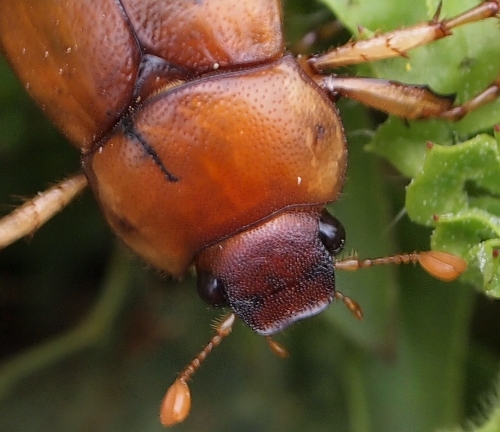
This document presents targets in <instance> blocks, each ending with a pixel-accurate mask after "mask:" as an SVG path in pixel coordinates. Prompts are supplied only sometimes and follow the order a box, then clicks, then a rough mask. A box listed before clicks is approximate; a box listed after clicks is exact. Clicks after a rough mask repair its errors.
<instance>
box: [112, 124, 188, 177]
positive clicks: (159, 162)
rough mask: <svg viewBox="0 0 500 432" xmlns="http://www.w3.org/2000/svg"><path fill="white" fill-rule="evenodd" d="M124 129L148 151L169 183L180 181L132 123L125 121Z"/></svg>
mask: <svg viewBox="0 0 500 432" xmlns="http://www.w3.org/2000/svg"><path fill="white" fill-rule="evenodd" d="M122 127H123V130H124V131H125V134H126V135H128V136H129V137H130V138H132V139H136V140H137V141H139V142H140V143H141V145H142V147H143V148H144V150H145V151H146V153H147V154H148V155H149V156H151V158H152V159H153V161H154V163H155V164H156V165H158V168H160V170H161V172H162V173H163V174H165V177H166V179H167V180H168V181H170V182H176V181H178V180H179V177H177V176H175V175H173V174H172V173H171V172H170V171H168V170H167V168H165V165H163V162H162V160H161V159H160V156H158V153H156V151H155V149H154V148H153V147H151V146H150V145H149V144H148V143H147V141H146V140H145V139H144V138H143V137H142V136H141V134H140V133H139V132H137V131H136V130H135V128H134V125H133V123H132V122H131V121H123V122H122Z"/></svg>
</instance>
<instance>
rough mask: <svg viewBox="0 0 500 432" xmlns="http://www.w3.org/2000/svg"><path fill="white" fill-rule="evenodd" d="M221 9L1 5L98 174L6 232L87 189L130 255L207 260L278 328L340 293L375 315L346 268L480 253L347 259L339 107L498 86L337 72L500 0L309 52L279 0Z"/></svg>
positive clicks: (45, 103)
mask: <svg viewBox="0 0 500 432" xmlns="http://www.w3.org/2000/svg"><path fill="white" fill-rule="evenodd" d="M221 4H222V3H220V2H210V3H203V2H179V1H169V2H164V3H159V2H147V1H122V2H120V3H117V2H115V1H105V2H101V3H100V4H99V7H98V8H95V5H92V3H91V2H76V1H75V2H67V4H66V5H65V7H61V6H60V4H59V2H57V1H52V2H45V3H44V4H43V5H42V4H39V3H35V2H29V1H14V0H12V1H11V0H4V1H3V2H2V5H1V6H0V12H1V14H0V39H1V45H2V50H3V52H4V54H5V56H6V58H7V59H8V61H9V62H10V64H11V66H12V67H13V69H14V70H15V71H16V73H17V75H18V76H19V78H20V80H21V81H22V82H23V83H24V84H25V86H26V88H27V90H28V92H29V93H30V94H31V95H32V96H33V97H34V98H35V99H36V100H37V102H38V103H39V104H40V105H41V106H42V107H43V109H44V111H45V112H46V114H47V115H48V116H49V117H50V118H51V119H52V121H53V122H54V123H55V124H56V125H57V126H58V127H59V128H60V129H61V130H62V131H63V132H64V134H65V135H66V136H67V137H68V139H69V140H70V141H71V142H72V143H73V144H74V145H76V146H77V147H78V148H79V149H80V150H81V152H82V165H83V170H84V173H85V175H81V174H79V175H77V176H74V177H72V178H69V179H68V180H66V181H64V182H61V183H60V184H59V185H57V186H55V187H54V188H52V190H51V191H50V192H48V193H47V194H42V195H40V196H39V197H37V198H36V199H35V200H33V201H31V202H29V203H27V204H26V205H25V206H23V207H22V208H20V209H19V210H18V211H16V212H15V213H13V215H12V216H10V217H7V218H6V219H4V221H3V225H0V229H2V231H0V232H1V233H2V238H0V241H1V240H3V244H4V245H6V244H8V243H10V242H12V241H13V240H15V239H16V238H18V237H20V236H23V235H26V234H27V233H31V232H32V231H33V230H34V229H35V228H38V226H39V225H40V224H41V223H43V222H44V221H45V220H46V219H47V218H49V217H51V215H52V214H53V213H54V212H56V211H58V210H59V209H61V208H62V207H64V206H65V205H66V204H67V203H68V202H69V201H71V199H72V198H73V197H74V196H76V195H77V194H78V193H79V192H80V191H81V190H82V189H83V188H84V187H85V186H86V184H87V182H88V183H90V186H91V187H92V189H93V191H94V194H95V196H96V198H97V200H98V201H99V204H100V206H101V208H102V211H103V213H104V215H105V217H106V219H107V220H108V222H109V224H110V225H111V227H112V228H113V229H114V231H115V232H116V233H117V234H118V235H119V237H120V238H121V239H122V240H123V241H124V242H125V243H126V244H127V245H128V246H129V247H130V248H132V249H133V250H135V251H136V252H138V253H139V254H140V255H141V256H143V257H144V258H145V259H146V260H147V261H148V262H150V263H152V264H153V265H154V266H156V267H158V268H160V269H162V270H165V271H166V272H168V273H170V274H172V275H174V276H180V275H182V274H183V273H185V272H186V270H187V269H188V267H189V266H190V265H191V264H193V263H194V265H195V267H196V270H197V273H198V290H199V292H200V295H201V296H202V297H203V298H204V299H205V300H207V301H208V302H209V303H210V304H213V305H215V306H229V307H230V308H231V309H232V310H233V311H234V313H235V314H236V315H237V316H238V317H240V318H241V319H242V320H243V321H244V322H245V323H246V324H248V325H249V326H250V327H251V328H252V329H253V330H254V331H256V332H257V333H259V334H262V335H266V336H269V335H272V334H274V333H277V332H279V331H281V330H282V329H283V328H285V327H286V326H288V325H290V324H291V323H293V322H295V321H297V320H299V319H303V318H306V317H308V316H311V315H314V314H316V313H318V312H320V311H322V310H323V309H325V308H326V307H327V306H328V305H329V303H330V302H331V301H332V300H333V299H334V298H338V299H341V300H343V301H344V302H345V303H346V305H347V306H348V307H349V309H350V310H351V311H352V312H353V313H354V314H355V315H357V316H358V317H360V316H361V309H360V307H359V306H358V305H357V304H356V303H355V302H354V301H353V300H351V299H350V298H348V297H345V296H343V295H342V294H341V293H339V292H337V291H336V290H335V283H334V269H335V268H345V269H348V270H352V269H356V268H358V267H364V266H371V265H374V264H378V263H389V262H401V261H403V262H416V261H423V262H424V263H423V265H424V267H426V269H428V270H429V271H430V272H431V273H432V274H434V275H435V276H436V277H440V278H442V279H445V280H452V279H454V278H456V277H457V276H458V275H459V274H460V273H461V272H462V271H463V270H464V266H465V265H464V263H463V261H462V260H461V259H459V258H456V257H454V256H451V255H447V254H444V255H443V254H440V253H425V254H408V255H398V256H396V257H388V258H383V259H380V260H374V261H372V260H366V261H363V260H358V259H355V258H350V259H346V260H343V261H337V262H336V261H335V255H336V254H338V253H339V252H340V251H341V250H342V248H343V246H344V242H345V233H344V230H343V227H342V225H341V223H340V222H339V221H338V220H337V219H336V218H334V217H333V216H331V215H330V214H329V213H328V212H326V210H325V209H324V207H325V204H326V203H329V202H332V201H334V200H335V199H336V198H337V197H338V195H339V193H340V190H341V187H342V183H343V179H344V173H345V168H346V148H345V137H344V134H343V128H342V123H341V120H340V117H339V115H338V113H337V111H336V108H335V105H334V100H335V98H336V97H338V96H345V97H351V98H353V99H357V100H359V101H361V102H364V103H366V104H368V105H370V106H372V107H375V108H378V109H381V110H384V111H387V112H389V113H393V114H397V115H399V116H401V117H404V118H408V119H416V118H432V117H439V118H448V119H451V120H455V119H459V118H461V117H462V116H463V115H465V114H467V113H468V112H469V111H471V110H473V109H475V108H476V107H477V106H480V105H482V104H484V103H487V102H489V101H491V100H492V99H493V98H495V97H496V96H497V93H498V87H497V85H496V84H493V85H492V86H491V87H489V88H488V89H486V90H485V91H484V92H483V93H481V94H480V95H479V96H478V97H476V98H474V99H472V100H471V101H468V102H466V103H464V104H462V105H460V106H453V102H452V100H451V99H450V98H448V97H441V96H438V95H436V94H434V93H432V92H431V91H430V90H428V89H426V88H423V87H416V86H407V85H403V84H399V83H394V82H390V81H384V80H371V79H364V78H346V77H340V76H336V75H325V74H324V71H325V70H326V69H329V68H332V67H337V66H344V65H348V64H355V63H359V62H364V61H368V60H378V59H381V58H388V57H394V56H397V55H403V54H405V53H406V51H407V50H408V49H410V48H413V47H415V46H419V45H423V44H425V43H428V42H432V41H433V40H436V39H439V38H442V37H445V36H447V35H448V34H449V33H450V32H451V30H452V29H453V28H455V27H458V26H460V25H463V24H467V23H469V22H473V21H479V20H482V19H485V18H488V17H492V16H495V15H496V14H497V13H498V9H499V5H498V2H497V1H487V2H484V3H483V4H481V5H479V6H477V7H474V8H472V9H470V10H469V11H467V12H464V13H463V14H461V15H459V16H456V17H453V18H450V19H445V20H440V19H439V18H438V16H437V15H436V19H435V20H433V21H432V22H430V23H427V24H423V25H418V26H414V27H410V28H408V29H403V30H398V31H395V32H393V33H391V34H385V35H380V36H376V37H374V38H372V39H368V40H367V41H365V42H360V43H357V44H348V45H346V46H344V47H341V48H338V49H334V50H332V51H330V52H328V53H326V54H325V55H321V56H312V57H310V58H300V59H298V60H296V59H294V58H293V57H291V56H290V55H288V54H284V42H283V38H282V32H281V10H280V5H279V3H278V2H277V1H269V0H253V1H246V2H241V1H240V2H236V1H234V2H233V1H226V2H224V4H223V6H221ZM40 8H43V9H44V10H45V9H49V10H50V11H51V13H50V14H46V13H42V12H43V11H42V10H41V9H40ZM13 21H15V22H17V23H19V25H16V26H15V27H13V26H12V25H11V23H12V22H13ZM220 23H223V26H222V27H221V26H219V24H220ZM184 29H189V31H183V30H184ZM103 40H104V41H106V43H102V41H103ZM110 53H111V54H110ZM103 59H105V61H103ZM139 185H142V187H140V186H139ZM35 204H36V205H35ZM40 208H42V209H43V210H40ZM44 212H45V213H44ZM25 217H27V219H28V222H27V223H25V222H24V221H23V218H25ZM429 262H431V263H430V264H426V263H429ZM233 321H234V315H233V314H231V315H229V317H228V318H227V319H226V320H224V321H223V322H222V324H221V325H220V326H219V328H218V334H217V335H216V336H214V339H213V340H212V341H211V343H210V344H209V345H208V346H207V348H206V349H205V350H204V351H203V352H202V353H201V354H200V355H199V357H198V358H197V359H196V360H195V361H194V362H193V363H192V364H190V365H189V366H188V368H186V370H185V371H184V372H183V373H182V374H181V375H180V377H179V379H178V380H177V381H176V383H175V384H174V386H173V387H172V390H171V392H170V393H169V394H167V397H166V399H165V403H164V405H163V408H162V422H163V423H164V424H166V425H171V424H175V423H177V422H179V421H182V420H183V419H184V417H185V416H186V415H187V414H188V411H189V409H188V405H189V391H188V389H187V385H186V381H187V380H188V379H189V378H190V376H191V374H192V373H193V372H194V371H195V370H196V368H197V367H198V366H199V363H200V361H201V360H203V359H204V357H205V356H206V355H207V353H208V352H209V351H210V350H211V349H212V346H213V345H217V344H218V343H219V342H220V340H221V338H222V337H224V336H225V335H227V334H228V333H229V332H230V331H231V327H232V323H233ZM271 346H272V347H273V350H274V351H279V352H282V351H281V348H280V347H279V345H276V343H275V342H271ZM178 395H183V398H184V399H183V400H182V402H183V403H181V410H180V411H179V412H177V411H176V409H174V408H173V406H174V405H175V404H174V403H173V402H172V399H176V398H177V397H178Z"/></svg>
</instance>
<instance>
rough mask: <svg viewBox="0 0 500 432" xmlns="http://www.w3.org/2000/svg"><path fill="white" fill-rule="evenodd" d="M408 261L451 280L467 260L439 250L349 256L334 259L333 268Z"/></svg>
mask: <svg viewBox="0 0 500 432" xmlns="http://www.w3.org/2000/svg"><path fill="white" fill-rule="evenodd" d="M409 263H413V264H416V263H419V264H420V266H421V267H422V268H423V269H424V270H425V271H426V272H427V273H429V274H430V275H431V276H434V277H435V278H436V279H439V280H442V281H445V282H451V281H453V280H455V279H457V278H458V277H459V276H460V275H461V274H462V273H463V272H464V271H465V270H466V269H467V262H466V261H465V260H464V259H463V258H460V257H458V256H456V255H453V254H450V253H447V252H439V251H427V252H411V253H406V254H397V255H392V256H387V257H382V258H374V259H358V258H356V257H349V258H346V259H342V260H340V261H336V262H335V268H336V269H339V270H347V271H355V270H358V269H360V268H367V267H373V266H376V265H387V264H397V265H401V264H409ZM344 303H345V301H344ZM349 309H350V308H349Z"/></svg>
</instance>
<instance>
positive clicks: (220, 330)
mask: <svg viewBox="0 0 500 432" xmlns="http://www.w3.org/2000/svg"><path fill="white" fill-rule="evenodd" d="M235 319H236V315H235V314H234V313H231V314H229V315H228V316H227V317H225V318H224V319H223V320H222V321H221V322H220V323H219V324H217V327H216V328H215V331H216V334H215V335H213V336H212V338H211V339H210V342H208V344H207V345H205V348H203V349H202V350H201V351H200V353H199V354H198V355H197V356H196V357H195V358H194V359H193V360H192V361H191V362H190V363H189V364H188V365H187V366H186V367H185V368H184V370H183V371H182V372H181V373H180V374H179V376H178V377H177V379H176V380H175V381H174V383H173V384H172V385H171V386H170V388H169V389H168V391H167V393H166V394H165V397H164V398H163V401H162V403H161V406H160V422H161V424H162V425H163V426H166V427H169V426H174V425H176V424H177V423H181V422H183V421H184V420H185V419H186V417H187V416H188V415H189V410H190V409H191V392H190V391H189V386H188V385H187V382H186V381H189V380H190V379H191V377H192V376H193V375H194V373H195V372H196V371H197V370H198V369H199V368H200V366H201V364H202V363H203V362H204V361H205V359H206V358H207V356H208V355H209V354H210V353H211V352H212V350H213V349H214V348H215V347H216V346H217V345H219V344H220V343H221V342H222V339H224V338H225V337H226V336H229V334H230V333H231V330H232V329H233V324H234V321H235Z"/></svg>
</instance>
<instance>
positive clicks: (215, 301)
mask: <svg viewBox="0 0 500 432" xmlns="http://www.w3.org/2000/svg"><path fill="white" fill-rule="evenodd" d="M198 294H199V296H200V297H201V298H202V299H203V300H204V301H205V302H207V303H208V304H210V305H212V306H225V305H226V304H227V302H226V296H225V294H224V284H223V283H222V281H221V280H220V279H217V278H216V277H214V276H213V275H212V274H210V273H207V272H200V273H198Z"/></svg>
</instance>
